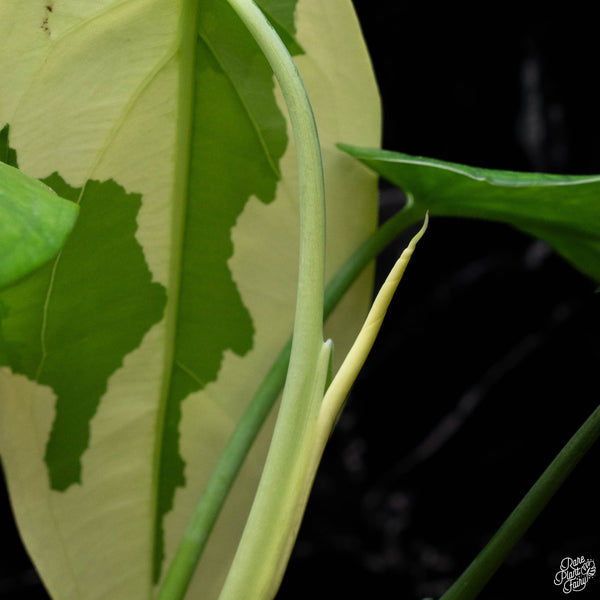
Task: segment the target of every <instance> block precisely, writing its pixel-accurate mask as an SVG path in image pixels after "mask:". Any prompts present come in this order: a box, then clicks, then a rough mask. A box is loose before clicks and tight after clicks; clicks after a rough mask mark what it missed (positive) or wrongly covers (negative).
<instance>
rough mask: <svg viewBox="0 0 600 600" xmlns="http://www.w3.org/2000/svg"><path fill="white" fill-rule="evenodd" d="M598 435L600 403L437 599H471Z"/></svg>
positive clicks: (599, 428)
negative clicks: (453, 581)
mask: <svg viewBox="0 0 600 600" xmlns="http://www.w3.org/2000/svg"><path fill="white" fill-rule="evenodd" d="M599 435H600V406H599V407H598V408H596V410H595V411H594V412H593V413H592V414H591V415H590V416H589V417H588V419H587V420H586V421H585V423H584V424H583V425H582V426H581V427H580V428H579V430H578V431H577V432H576V433H575V435H574V436H573V437H572V438H571V439H570V440H569V441H568V442H567V444H566V445H565V446H564V448H563V449H562V450H561V451H560V452H559V453H558V455H557V456H556V458H555V459H554V460H553V461H552V462H551V463H550V465H549V466H548V468H547V469H546V470H545V471H544V473H543V474H542V475H541V477H540V478H539V479H538V480H537V482H536V483H535V484H534V485H533V487H532V488H531V489H530V490H529V492H527V494H526V495H525V497H524V498H523V500H521V502H520V503H519V504H518V505H517V507H516V508H515V509H514V510H513V512H512V513H511V514H510V516H509V517H508V518H507V519H506V521H505V522H504V523H503V524H502V526H501V527H500V529H498V531H497V532H496V534H495V535H494V537H493V538H492V539H491V540H490V541H489V542H488V544H487V545H486V546H485V548H483V550H482V551H481V552H480V553H479V554H478V556H477V557H476V558H475V560H473V562H472V563H471V564H470V565H469V566H468V567H467V569H466V570H465V571H464V572H463V574H462V575H461V576H460V577H459V578H458V579H457V580H456V582H455V583H454V584H453V585H452V587H450V588H449V589H448V590H447V591H446V593H445V594H444V595H443V596H442V597H441V598H440V600H473V599H474V598H476V597H477V595H478V594H479V592H480V591H481V590H482V589H483V587H484V586H485V585H486V583H487V582H488V581H489V579H490V578H491V577H492V575H493V574H494V573H495V572H496V570H497V569H498V567H499V566H500V565H501V564H502V562H503V561H504V559H505V558H506V557H507V556H508V554H509V552H510V551H511V550H512V549H513V547H514V546H515V545H516V543H517V542H518V541H519V539H520V538H521V537H522V536H523V534H524V533H525V532H526V531H527V529H528V528H529V527H530V525H531V524H532V523H533V521H534V520H535V519H536V518H537V516H538V515H539V514H540V512H541V511H542V510H543V509H544V507H545V506H546V504H548V502H549V501H550V499H551V498H552V496H553V495H554V494H555V493H556V491H557V490H558V489H559V488H560V486H561V485H562V483H563V482H564V480H565V479H566V478H567V476H568V475H569V474H570V473H571V471H572V470H573V469H574V468H575V466H576V465H577V463H578V462H579V461H580V460H581V458H582V457H583V456H584V455H585V453H586V452H587V451H588V450H589V449H590V448H591V447H592V445H593V443H594V442H595V441H596V440H597V439H598V436H599Z"/></svg>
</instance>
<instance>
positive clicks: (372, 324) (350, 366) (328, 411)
mask: <svg viewBox="0 0 600 600" xmlns="http://www.w3.org/2000/svg"><path fill="white" fill-rule="evenodd" d="M428 223H429V214H427V215H426V216H425V221H424V223H423V227H421V229H420V230H419V231H418V233H417V234H416V235H415V236H414V237H413V238H412V240H411V241H410V243H409V244H408V246H407V247H406V249H405V250H404V252H402V254H401V255H400V258H399V259H398V260H397V261H396V264H395V265H394V267H393V268H392V270H391V271H390V274H389V275H388V276H387V279H386V280H385V282H384V284H383V285H382V286H381V289H380V290H379V293H378V294H377V297H376V298H375V301H374V302H373V306H372V307H371V310H370V311H369V314H368V315H367V318H366V320H365V322H364V325H363V326H362V328H361V330H360V333H359V334H358V336H357V338H356V340H355V342H354V344H353V345H352V348H351V349H350V352H348V354H347V356H346V358H345V359H344V362H343V363H342V365H341V367H340V369H339V371H338V372H337V373H336V375H335V377H334V379H333V381H332V382H331V385H330V386H329V388H328V389H327V392H326V394H325V397H324V398H323V403H322V404H321V410H320V411H319V418H318V423H317V439H316V443H315V445H314V452H315V455H314V460H315V471H316V467H317V465H318V463H319V460H320V458H321V454H322V453H323V449H324V448H325V444H326V443H327V440H328V438H329V434H330V433H331V430H332V429H333V427H334V425H335V421H336V419H337V417H338V415H339V413H340V411H341V409H342V406H343V404H344V401H345V399H346V396H347V395H348V392H349V391H350V388H351V387H352V384H353V383H354V381H355V380H356V377H357V375H358V373H359V371H360V370H361V368H362V366H363V364H364V363H365V360H366V359H367V356H368V354H369V352H370V351H371V348H372V347H373V343H374V342H375V338H376V337H377V334H378V333H379V329H380V328H381V324H382V322H383V319H384V317H385V314H386V312H387V309H388V306H389V305H390V302H391V301H392V297H393V296H394V292H395V291H396V288H397V287H398V284H399V283H400V280H401V279H402V276H403V275H404V271H405V270H406V267H407V265H408V263H409V261H410V259H411V257H412V255H413V252H414V250H415V248H416V246H417V242H418V241H419V240H420V239H421V238H422V237H423V234H424V233H425V230H426V229H427V225H428Z"/></svg>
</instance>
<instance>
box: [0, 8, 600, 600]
mask: <svg viewBox="0 0 600 600" xmlns="http://www.w3.org/2000/svg"><path fill="white" fill-rule="evenodd" d="M354 3H355V6H356V9H357V12H358V14H359V18H360V20H361V23H362V25H363V28H364V33H365V37H366V40H367V44H368V46H369V48H370V50H371V54H372V58H373V63H374V68H375V71H376V74H377V77H378V81H379V84H380V89H381V94H382V98H383V109H384V138H383V145H384V147H385V148H388V149H394V150H399V151H401V152H406V153H410V154H418V155H425V156H430V157H434V158H440V159H445V160H450V161H454V162H461V163H466V164H471V165H476V166H481V167H489V168H501V169H513V170H523V171H546V172H555V173H576V174H585V173H598V172H600V135H599V134H600V131H599V129H600V122H599V119H598V118H597V110H598V108H597V107H598V106H599V98H598V91H597V84H596V79H597V56H598V49H597V41H596V40H597V32H595V31H594V29H593V28H592V27H591V26H590V27H589V29H586V27H585V21H586V16H585V15H579V17H580V21H579V22H575V21H574V20H573V25H571V23H570V22H569V19H568V17H565V16H564V15H561V17H560V18H557V17H548V18H541V17H539V16H531V15H527V14H525V13H521V12H520V13H519V14H517V15H513V14H511V15H506V14H494V13H493V11H492V10H489V11H488V14H490V15H492V16H488V17H485V18H483V17H481V16H479V15H477V14H475V13H465V14H464V15H450V14H442V13H439V12H437V9H436V12H435V13H434V12H433V9H432V8H430V7H429V6H428V5H427V4H425V3H424V4H423V5H422V6H424V8H414V7H413V8H404V7H401V6H402V5H404V4H405V3H401V2H397V1H396V0H394V1H391V2H376V3H375V2H369V1H368V0H355V2H354ZM587 20H588V21H591V20H592V18H591V16H588V17H587ZM582 22H583V23H584V25H582V24H581V23H582ZM401 203H402V196H401V193H400V192H398V191H396V190H393V189H391V188H390V187H389V186H387V185H386V184H382V203H381V204H382V209H381V212H382V219H385V218H386V217H387V216H389V215H390V214H392V213H393V212H394V211H396V210H398V209H399V208H400V206H401ZM408 239H409V236H408V235H407V236H406V237H405V238H404V239H401V240H398V242H397V244H395V245H394V247H393V248H390V250H389V251H388V252H386V254H385V255H384V256H382V258H381V260H380V261H379V265H378V269H377V273H378V281H381V279H382V278H383V277H385V275H386V274H387V272H388V270H389V268H391V265H392V264H393V262H394V261H395V259H396V258H397V256H398V255H399V253H400V252H401V250H402V248H403V247H404V246H405V244H406V243H407V240H408ZM595 287H596V286H595V285H594V284H593V283H592V282H590V281H589V280H587V279H586V278H584V277H582V276H580V275H579V274H577V273H576V272H575V271H574V270H573V269H572V268H571V267H569V266H568V265H566V264H565V263H564V262H563V261H562V260H561V259H560V258H559V257H557V256H556V255H555V254H553V253H552V252H551V251H550V250H549V248H548V247H547V246H545V245H544V244H542V243H539V242H535V241H534V240H532V239H530V238H527V237H526V236H524V235H522V234H520V233H518V232H516V231H514V230H511V229H509V228H507V227H505V226H500V225H494V224H488V223H480V222H474V221H466V220H464V221H463V220H458V219H453V220H450V219H448V220H445V219H434V220H432V222H431V224H430V228H429V230H428V232H427V235H426V237H425V238H424V239H423V240H422V242H421V244H420V245H419V248H418V251H417V252H416V254H415V256H414V258H413V261H412V262H411V265H410V267H409V269H408V270H407V273H406V276H405V279H404V281H403V282H402V284H401V286H400V289H399V291H398V294H397V296H396V298H395V300H394V302H393V305H392V307H391V308H390V312H389V313H388V317H387V318H386V321H385V323H384V327H383V330H382V333H381V335H380V337H379V339H378V341H377V343H376V346H375V348H374V350H373V352H372V355H371V357H370V359H369V361H368V363H367V364H366V366H365V368H364V370H363V372H362V374H361V376H360V378H359V380H358V381H357V383H356V385H355V387H354V389H353V392H352V394H351V397H350V399H349V401H348V404H347V407H346V409H345V412H344V415H343V417H342V418H341V420H340V422H339V424H338V427H337V429H336V432H335V433H334V435H333V437H332V440H331V443H330V445H329V447H328V450H327V451H326V455H325V457H324V461H323V464H322V467H321V470H320V472H319V475H318V478H317V481H316V483H315V488H314V493H313V495H312V497H311V500H310V502H309V505H308V508H307V512H306V518H305V521H304V524H303V526H302V529H301V532H300V537H299V540H298V543H297V545H296V549H295V551H294V554H293V557H292V560H291V562H290V566H289V569H288V572H287V574H286V577H285V580H284V583H283V586H282V588H281V591H280V593H279V595H278V598H279V599H280V600H292V599H296V598H298V599H299V598H302V599H305V598H319V599H320V598H331V597H332V598H377V599H387V598H402V599H406V600H412V599H415V600H419V599H421V598H425V597H439V596H440V595H441V594H442V593H443V592H444V590H445V589H446V588H447V587H448V586H449V585H450V584H451V583H452V581H454V579H455V578H456V577H457V576H458V575H459V574H460V572H461V571H462V570H463V569H464V567H466V565H467V564H468V563H469V561H470V560H471V559H472V558H473V557H474V556H475V555H476V553H477V552H478V551H479V550H480V549H481V547H482V546H483V545H484V544H485V543H486V541H487V540H488V539H489V538H490V537H491V535H492V534H493V532H494V531H495V530H496V528H497V527H498V526H499V525H500V524H501V523H502V521H503V519H504V518H505V517H506V516H507V515H508V513H509V512H510V511H511V510H512V508H514V506H515V505H516V503H517V502H518V501H519V500H520V498H521V497H522V495H523V494H524V493H525V492H526V491H527V490H528V488H529V487H530V485H531V484H532V483H533V482H534V481H535V479H536V478H537V476H538V475H539V474H540V473H541V472H542V471H543V469H544V468H545V467H546V466H547V464H548V463H549V462H550V460H551V459H552V458H553V457H554V455H555V454H556V453H557V452H558V451H559V450H560V448H561V447H562V445H563V444H564V443H565V442H566V441H567V439H568V438H569V437H570V436H571V435H572V434H573V433H574V432H575V430H576V429H577V427H578V426H579V425H580V424H581V423H582V422H583V420H584V419H585V418H586V417H587V416H588V415H589V414H590V413H591V411H592V410H593V409H594V408H595V406H596V404H597V396H598V394H597V385H596V384H597V375H596V373H597V366H598V359H599V350H598V340H599V337H600V322H599V319H598V308H599V306H598V304H599V303H600V295H596V294H594V290H595ZM599 463H600V449H599V448H595V449H593V450H592V451H591V452H590V453H589V454H588V456H587V457H586V458H585V459H584V460H583V461H582V462H581V464H580V465H579V467H578V468H577V470H576V471H575V472H574V473H573V475H572V476H571V477H570V479H569V480H568V482H567V484H566V485H565V486H564V487H563V489H562V490H561V491H560V492H559V493H558V494H557V496H556V497H555V498H554V499H553V501H552V502H551V503H550V505H549V506H548V508H547V509H546V510H545V512H544V513H543V514H542V516H541V517H540V519H538V521H537V522H536V523H535V525H534V526H533V527H532V529H531V530H530V531H529V533H528V534H527V536H526V537H525V538H524V539H523V540H522V542H521V543H520V544H519V545H518V547H517V548H516V549H515V550H514V552H513V553H512V554H511V556H510V557H509V559H508V560H507V562H506V563H505V565H504V566H503V567H502V568H501V569H500V570H499V571H498V573H497V574H496V576H495V577H494V579H493V580H492V581H491V582H490V584H489V585H488V586H487V588H486V589H485V590H484V591H483V592H482V594H481V596H480V598H481V599H482V600H495V599H500V598H502V599H505V598H511V599H513V600H515V599H516V600H518V599H520V598H530V597H540V598H545V599H546V598H561V597H563V594H562V592H560V590H559V589H558V588H556V587H555V586H554V585H553V583H552V581H553V577H554V573H555V572H556V570H557V569H558V565H559V563H560V560H561V559H562V558H563V557H564V556H567V555H570V556H579V555H584V556H585V557H586V558H593V559H595V560H596V561H600V542H599V539H598V534H599V531H600V528H599V526H598V518H599V512H600V511H599V509H598V507H599V506H600V492H599V491H598V486H597V485H596V478H597V476H596V473H597V471H598V464H599ZM0 531H1V532H2V535H1V540H2V549H3V552H2V563H1V564H0V598H2V599H4V598H7V599H8V598H18V599H27V598H46V597H47V596H46V595H45V593H44V592H43V590H42V589H41V587H40V585H39V583H38V582H37V577H36V575H35V571H34V570H33V569H32V567H31V566H30V564H29V562H28V560H27V557H26V554H25V552H24V551H23V550H22V547H21V545H20V542H19V541H18V536H17V533H16V530H15V528H14V524H13V523H12V517H11V515H10V509H9V508H8V504H7V501H6V496H5V492H4V490H2V495H1V496H0ZM598 590H600V580H597V579H596V580H592V581H591V582H590V583H589V584H588V587H587V589H586V590H585V591H583V592H582V593H581V594H580V596H578V597H580V598H582V599H583V600H585V598H594V597H597V595H598V593H599V592H598Z"/></svg>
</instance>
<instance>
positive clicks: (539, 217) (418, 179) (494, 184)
mask: <svg viewBox="0 0 600 600" xmlns="http://www.w3.org/2000/svg"><path fill="white" fill-rule="evenodd" d="M341 147H342V149H344V150H345V151H346V152H348V153H349V154H350V155H352V156H354V157H355V158H357V159H358V160H360V161H361V162H362V163H364V164H365V165H367V166H368V167H370V168H371V169H373V170H374V171H376V172H377V173H379V174H380V175H381V176H382V177H384V178H385V179H387V180H388V181H390V182H392V183H394V184H395V185H397V186H399V187H401V188H402V189H403V190H404V191H405V192H406V193H407V194H408V195H409V196H410V198H411V203H412V206H413V207H414V208H415V209H416V210H418V211H419V212H423V213H424V212H425V211H426V210H430V212H431V215H434V216H435V215H440V216H454V217H473V218H478V219H488V220H492V221H499V222H502V223H507V224H509V225H513V226H514V227H517V228H518V229H520V230H521V231H524V232H525V233H528V234H530V235H532V236H535V237H537V238H540V239H542V240H545V241H546V242H548V243H549V244H550V245H552V246H553V247H554V249H555V250H556V251H557V252H558V253H559V254H561V255H562V256H563V257H564V258H566V259H567V260H568V261H569V262H570V263H571V264H573V265H574V266H575V267H576V268H577V269H579V270H580V271H581V272H583V273H585V274H586V275H588V276H589V277H591V278H592V279H594V280H595V281H600V175H583V176H574V175H547V174H539V173H517V172H511V171H497V170H491V169H480V168H475V167H468V166H465V165H459V164H455V163H448V162H443V161H440V160H434V159H430V158H422V157H417V156H409V155H407V154H400V153H397V152H390V151H384V150H377V149H369V148H359V147H352V146H346V145H343V146H341Z"/></svg>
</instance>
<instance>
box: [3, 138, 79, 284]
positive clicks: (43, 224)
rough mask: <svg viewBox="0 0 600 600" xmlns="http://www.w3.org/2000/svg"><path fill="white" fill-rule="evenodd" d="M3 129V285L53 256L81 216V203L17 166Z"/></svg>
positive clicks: (26, 273)
mask: <svg viewBox="0 0 600 600" xmlns="http://www.w3.org/2000/svg"><path fill="white" fill-rule="evenodd" d="M7 135H8V128H6V127H5V128H4V129H3V130H2V131H0V157H2V158H4V162H0V288H3V287H5V286H7V285H10V284H12V283H14V282H15V281H17V280H19V279H21V278H22V277H24V276H25V275H28V274H29V273H30V272H31V271H34V270H35V269H37V268H38V267H40V266H41V265H43V264H44V263H45V262H47V261H49V260H50V259H51V258H53V257H54V256H55V255H56V254H57V253H58V251H59V250H60V248H61V246H62V245H63V244H64V242H65V240H66V238H67V236H68V234H69V232H70V231H71V229H72V228H73V225H74V223H75V219H76V218H77V212H78V210H77V205H76V204H74V203H73V202H68V201H66V200H64V199H62V198H60V197H59V196H57V195H56V194H55V193H54V192H53V191H52V190H51V189H50V188H49V187H48V186H46V185H44V184H43V183H41V182H40V181H37V180H36V179H32V178H31V177H27V176H26V175H24V174H23V173H21V172H20V171H19V170H18V169H16V168H15V167H14V166H9V165H8V164H4V163H5V162H8V160H9V159H12V158H13V157H12V156H9V154H10V155H12V152H10V149H9V148H8V144H3V139H7Z"/></svg>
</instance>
